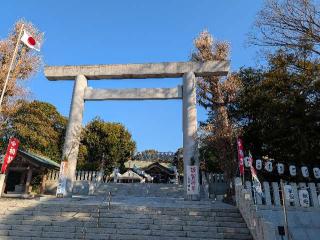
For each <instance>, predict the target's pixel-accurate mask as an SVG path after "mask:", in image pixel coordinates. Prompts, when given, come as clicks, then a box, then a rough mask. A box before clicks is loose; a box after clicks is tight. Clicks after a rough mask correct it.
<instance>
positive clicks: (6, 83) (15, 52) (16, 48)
mask: <svg viewBox="0 0 320 240" xmlns="http://www.w3.org/2000/svg"><path fill="white" fill-rule="evenodd" d="M23 28H24V23H22V25H21V29H20V32H19V36H18V39H17V43H16V46H15V48H14V52H13V55H12V59H11V62H10V66H9V70H8V73H7V77H6V80H5V82H4V86H3V89H2V93H1V97H0V112H1V111H2V101H3V97H4V94H5V92H6V88H7V85H8V81H9V78H10V73H11V69H12V67H13V63H14V60H15V59H16V55H17V52H18V47H19V43H20V39H21V35H22V32H23Z"/></svg>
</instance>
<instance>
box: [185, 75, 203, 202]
mask: <svg viewBox="0 0 320 240" xmlns="http://www.w3.org/2000/svg"><path fill="white" fill-rule="evenodd" d="M196 104H197V97H196V77H195V74H194V73H193V72H187V73H185V74H184V75H183V103H182V105H183V106H182V108H183V172H184V177H183V185H184V190H185V191H184V192H185V199H186V200H200V184H199V182H200V181H199V157H198V143H197V124H198V123H197V105H196ZM189 166H195V168H193V170H194V169H197V172H196V174H195V175H193V177H194V176H196V177H195V179H191V178H192V177H191V176H190V175H189V174H188V173H189V171H188V169H189V170H190V167H189ZM188 178H189V181H188ZM191 181H193V187H195V189H193V191H190V182H191ZM188 190H189V191H188Z"/></svg>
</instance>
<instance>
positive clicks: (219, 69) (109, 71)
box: [44, 61, 230, 199]
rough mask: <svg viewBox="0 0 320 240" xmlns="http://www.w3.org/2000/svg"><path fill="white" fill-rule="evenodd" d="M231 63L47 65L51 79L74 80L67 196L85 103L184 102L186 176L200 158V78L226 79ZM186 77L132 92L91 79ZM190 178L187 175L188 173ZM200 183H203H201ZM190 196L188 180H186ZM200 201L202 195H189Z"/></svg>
mask: <svg viewBox="0 0 320 240" xmlns="http://www.w3.org/2000/svg"><path fill="white" fill-rule="evenodd" d="M229 65H230V63H229V61H212V62H206V63H195V62H169V63H147V64H112V65H81V66H46V67H45V71H44V72H45V76H46V77H47V79H48V80H53V81H55V80H74V81H75V83H74V88H73V94H72V102H71V107H70V113H69V122H68V125H67V130H66V136H65V142H64V146H63V156H68V157H67V160H68V164H67V166H68V167H67V171H66V173H65V174H66V176H65V177H66V179H67V188H66V189H67V193H68V194H72V188H73V180H74V178H75V171H76V166H77V157H78V151H79V141H78V140H77V138H78V136H79V131H81V126H82V118H83V111H84V103H85V101H95V100H164V99H182V101H183V107H182V108H183V111H182V112H183V161H184V173H186V169H187V166H188V165H191V161H192V159H194V160H195V163H194V164H195V165H198V166H199V161H198V159H197V154H196V151H197V110H196V77H204V76H210V75H215V76H226V75H227V74H228V72H229ZM179 77H183V86H180V85H178V86H177V87H175V88H132V89H93V88H91V87H89V86H88V82H87V80H100V79H142V78H179ZM185 175H186V174H185ZM198 181H199V180H198ZM184 188H185V193H186V177H185V178H184ZM185 197H186V198H188V199H198V198H199V196H193V197H191V196H187V195H186V194H185Z"/></svg>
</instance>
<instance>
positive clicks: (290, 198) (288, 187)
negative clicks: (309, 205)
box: [283, 185, 294, 202]
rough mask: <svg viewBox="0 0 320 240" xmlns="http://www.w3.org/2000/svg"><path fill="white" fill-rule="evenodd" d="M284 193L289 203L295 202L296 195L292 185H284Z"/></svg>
mask: <svg viewBox="0 0 320 240" xmlns="http://www.w3.org/2000/svg"><path fill="white" fill-rule="evenodd" d="M283 188H284V193H285V197H286V200H287V201H288V202H294V194H293V190H292V186H291V185H284V186H283Z"/></svg>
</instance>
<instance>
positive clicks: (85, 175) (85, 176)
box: [47, 171, 103, 182]
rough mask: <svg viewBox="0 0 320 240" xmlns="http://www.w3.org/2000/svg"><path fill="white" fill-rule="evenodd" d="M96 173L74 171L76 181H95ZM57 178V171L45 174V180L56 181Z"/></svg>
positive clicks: (97, 172)
mask: <svg viewBox="0 0 320 240" xmlns="http://www.w3.org/2000/svg"><path fill="white" fill-rule="evenodd" d="M98 174H99V171H76V181H89V182H90V181H95V179H96V178H97V176H98ZM58 179H59V172H58V171H51V172H49V173H48V174H47V181H58ZM102 181H103V179H102Z"/></svg>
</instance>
